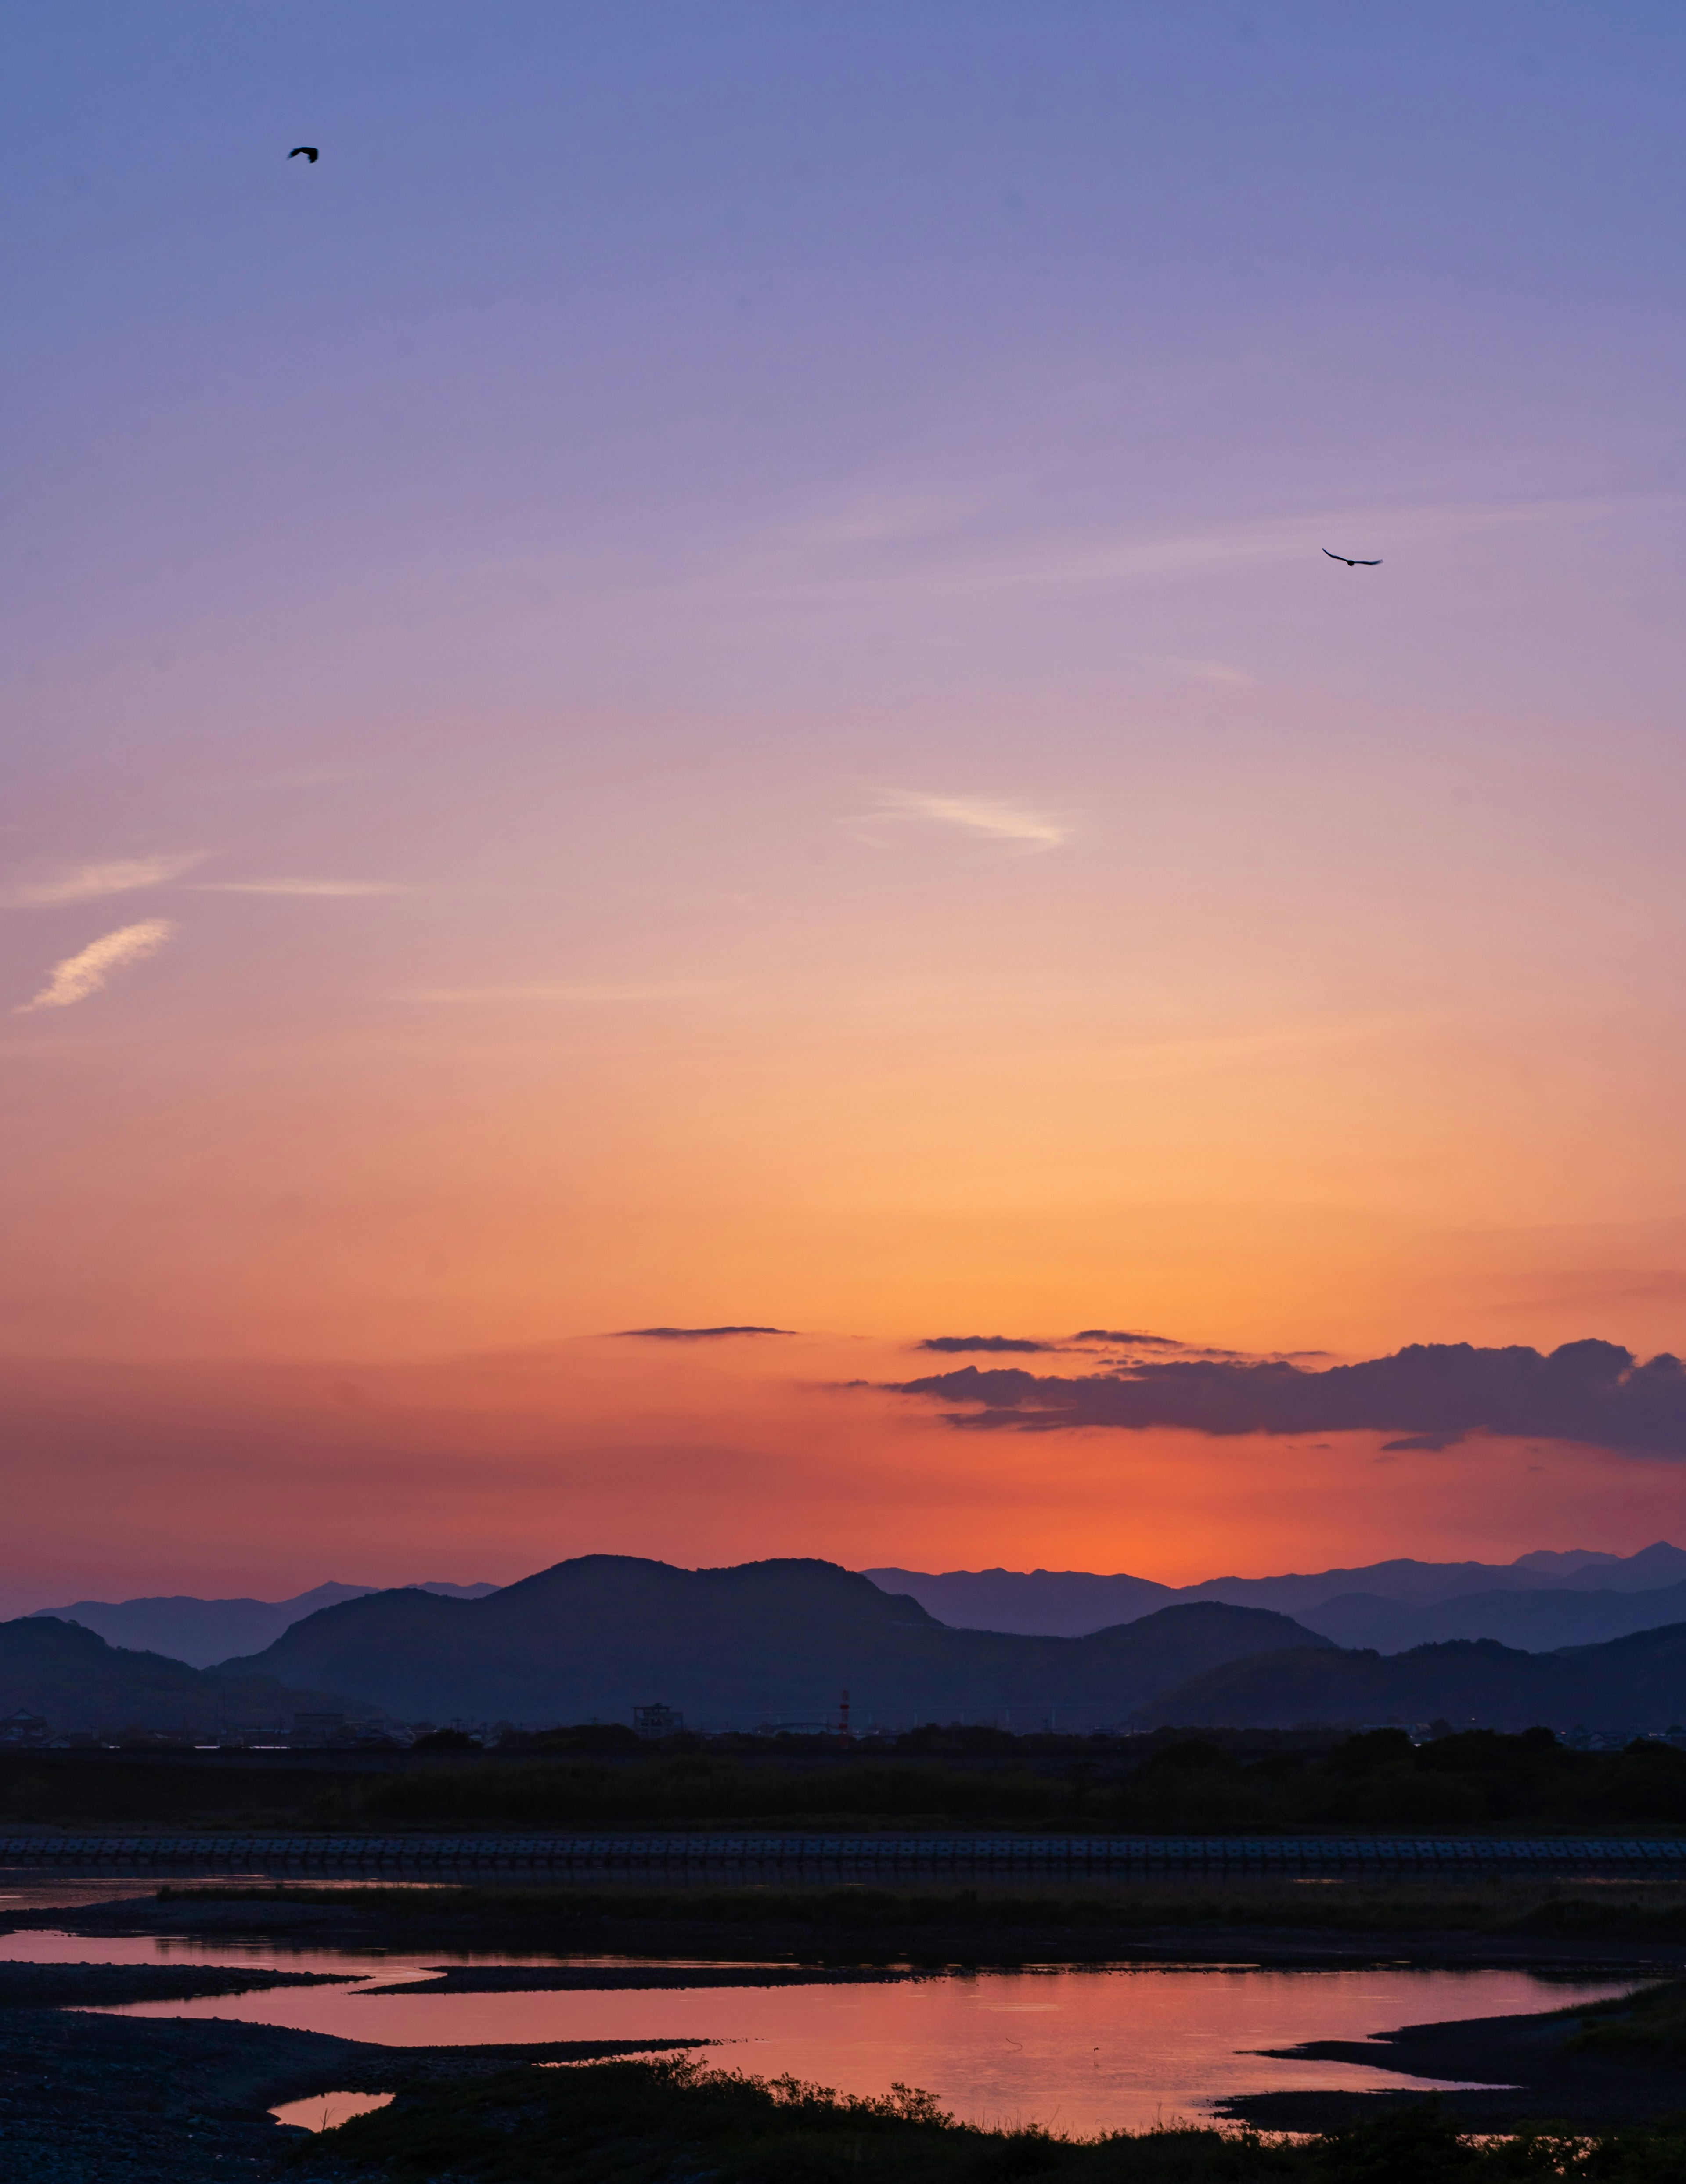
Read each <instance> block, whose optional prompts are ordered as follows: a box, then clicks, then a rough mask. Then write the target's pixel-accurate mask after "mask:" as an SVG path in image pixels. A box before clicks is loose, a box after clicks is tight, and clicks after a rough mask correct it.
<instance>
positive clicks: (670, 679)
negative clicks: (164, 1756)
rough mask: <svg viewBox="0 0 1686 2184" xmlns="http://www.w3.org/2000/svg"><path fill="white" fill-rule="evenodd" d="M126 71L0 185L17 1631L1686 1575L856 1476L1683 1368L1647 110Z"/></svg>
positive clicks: (827, 67) (89, 71)
mask: <svg viewBox="0 0 1686 2184" xmlns="http://www.w3.org/2000/svg"><path fill="white" fill-rule="evenodd" d="M94 14H95V18H96V19H97V35H95V36H93V37H92V40H91V39H90V37H89V36H88V35H87V31H86V26H85V25H81V18H80V17H79V16H78V17H70V18H67V17H66V16H64V14H61V13H60V12H59V11H54V10H47V11H38V12H37V13H36V14H35V15H33V16H32V17H29V18H20V19H19V20H18V22H17V24H16V25H15V26H14V28H15V48H16V50H15V52H14V63H15V65H14V70H12V71H11V80H10V82H9V85H8V88H7V89H6V90H5V92H4V93H3V97H4V99H5V101H6V106H7V111H6V117H5V119H6V125H5V130H4V132H3V142H5V145H6V147H7V151H6V158H7V160H8V165H9V168H10V171H11V178H12V180H11V186H12V190H13V194H14V220H13V221H12V222H11V223H10V224H9V233H8V240H7V242H5V244H4V246H3V248H4V251H5V254H6V258H7V261H8V264H7V276H8V292H11V293H12V294H14V296H17V297H20V298H26V299H27V308H26V309H24V310H23V311H22V312H21V313H20V323H19V325H18V326H17V328H16V330H15V332H14V339H13V341H12V343H10V345H9V346H10V352H11V353H10V357H9V360H8V366H7V373H8V376H7V382H6V383H7V389H8V402H7V405H6V407H7V412H8V435H9V437H10V438H11V441H12V448H11V463H10V465H9V469H10V473H11V476H12V478H13V480H14V485H13V491H12V493H11V496H10V499H11V506H10V510H9V513H8V518H7V521H8V526H10V527H11V532H12V538H11V547H10V555H9V560H10V565H11V568H12V571H13V573H12V575H11V577H9V579H8V584H7V586H6V587H5V588H4V593H3V598H0V614H3V616H4V620H5V623H6V640H7V641H6V643H5V644H4V645H3V647H0V693H3V702H4V706H5V712H6V716H7V719H8V728H7V731H6V735H5V749H6V755H7V764H6V792H5V810H4V813H3V819H4V832H3V833H0V983H3V989H4V1000H3V1003H0V1038H3V1041H4V1050H5V1052H4V1068H3V1084H4V1087H5V1090H4V1133H5V1144H6V1147H7V1155H6V1158H5V1160H4V1162H3V1170H0V1194H3V1196H0V1233H3V1236H4V1245H3V1251H4V1260H5V1263H4V1271H3V1278H0V1396H3V1399H4V1402H5V1407H6V1411H7V1413H8V1417H9V1418H10V1420H11V1424H10V1425H9V1426H8V1431H7V1435H6V1440H7V1442H8V1463H7V1466H6V1507H7V1522H6V1525H5V1538H6V1546H5V1549H4V1552H3V1557H0V1591H3V1598H0V1609H3V1612H5V1613H11V1614H17V1613H22V1612H23V1611H25V1609H28V1608H31V1607H36V1606H41V1605H47V1604H49V1603H52V1602H56V1601H59V1600H61V1599H64V1598H74V1597H75V1596H77V1595H78V1594H79V1593H87V1594H91V1595H98V1596H102V1597H109V1598H113V1599H115V1598H120V1597H122V1596H124V1595H125V1593H143V1592H167V1591H184V1592H185V1591H193V1592H196V1593H202V1594H224V1593H227V1594H233V1593H244V1592H252V1593H256V1594H260V1595H262V1596H265V1597H270V1596H279V1595H281V1594H282V1593H286V1592H289V1591H295V1590H298V1589H300V1588H303V1587H304V1586H307V1585H315V1584H317V1583H319V1582H321V1580H324V1579H327V1578H329V1577H334V1578H340V1579H343V1580H355V1581H358V1582H365V1583H371V1584H377V1583H383V1582H399V1581H402V1580H409V1579H414V1578H416V1577H420V1576H427V1577H435V1576H437V1577H440V1578H447V1579H454V1580H465V1581H466V1580H481V1579H487V1580H497V1581H500V1582H501V1581H504V1580H510V1579H513V1578H515V1577H517V1576H519V1575H521V1574H524V1573H526V1572H528V1571H529V1570H532V1569H535V1568H540V1567H542V1566H543V1565H544V1564H546V1563H551V1562H555V1561H557V1560H559V1559H561V1558H562V1557H565V1556H569V1555H574V1554H579V1553H583V1552H593V1551H600V1550H602V1551H613V1552H622V1553H636V1554H647V1555H652V1556H659V1557H663V1558H666V1559H667V1560H670V1561H673V1562H678V1563H686V1564H691V1565H696V1564H701V1563H724V1562H736V1561H741V1560H745V1559H749V1558H751V1557H760V1556H765V1555H774V1554H810V1555H818V1556H823V1557H828V1558H830V1559H832V1560H835V1561H839V1562H843V1563H847V1564H849V1565H850V1566H851V1567H852V1568H861V1567H866V1566H873V1565H876V1564H881V1563H882V1564H889V1563H896V1564H901V1565H905V1566H907V1567H910V1568H930V1569H939V1570H941V1569H948V1568H956V1567H967V1568H980V1567H985V1566H988V1565H993V1564H997V1563H999V1564H1004V1565H1006V1566H1008V1567H1011V1568H1031V1567H1033V1566H1038V1565H1041V1566H1047V1567H1050V1568H1084V1569H1098V1570H1114V1569H1128V1570H1131V1571H1136V1572H1140V1573H1142V1574H1147V1575H1150V1576H1153V1577H1157V1578H1160V1579H1162V1580H1166V1581H1168V1582H1175V1583H1184V1582H1189V1581H1192V1580H1196V1579H1199V1578H1203V1577H1207V1576H1211V1575H1215V1574H1220V1573H1223V1572H1229V1571H1237V1572H1240V1573H1242V1574H1257V1573H1264V1572H1266V1571H1276V1570H1282V1569H1291V1568H1322V1567H1324V1566H1326V1565H1328V1564H1331V1563H1358V1562H1362V1561H1365V1560H1369V1559H1374V1558H1376V1557H1381V1556H1383V1555H1389V1554H1412V1555H1418V1556H1422V1557H1437V1558H1442V1559H1448V1558H1456V1557H1482V1558H1485V1559H1489V1560H1499V1559H1507V1558H1509V1557H1511V1556H1514V1555H1516V1554H1518V1553H1521V1552H1524V1551H1526V1550H1528V1549H1531V1548H1534V1547H1540V1546H1550V1547H1567V1546H1576V1545H1588V1546H1597V1547H1600V1548H1605V1549H1608V1550H1610V1551H1612V1552H1623V1553H1626V1552H1632V1551H1633V1550H1634V1549H1637V1548H1639V1547H1641V1546H1644V1544H1646V1542H1647V1541H1650V1540H1653V1539H1655V1538H1657V1537H1659V1536H1670V1535H1671V1534H1675V1535H1678V1530H1679V1527H1680V1523H1681V1514H1682V1510H1681V1495H1680V1476H1681V1474H1680V1465H1681V1460H1682V1456H1683V1454H1686V1450H1682V1449H1676V1450H1672V1451H1671V1450H1670V1449H1668V1448H1666V1447H1664V1446H1656V1447H1622V1448H1616V1447H1612V1446H1600V1445H1595V1444H1592V1443H1588V1442H1586V1441H1583V1440H1574V1439H1565V1438H1559V1437H1554V1436H1553V1435H1540V1434H1532V1435H1527V1436H1523V1435H1511V1436H1508V1437H1507V1436H1505V1435H1496V1434H1493V1433H1492V1432H1488V1431H1485V1430H1474V1431H1471V1433H1470V1434H1469V1435H1467V1436H1466V1437H1465V1438H1464V1439H1462V1440H1456V1441H1454V1442H1452V1443H1451V1444H1449V1445H1448V1446H1444V1447H1442V1448H1438V1449H1433V1448H1426V1447H1418V1448H1415V1449H1410V1450H1402V1449H1395V1450H1392V1451H1389V1450H1387V1448H1386V1447H1385V1446H1384V1444H1385V1443H1386V1442H1387V1441H1388V1440H1390V1439H1397V1438H1399V1436H1398V1435H1393V1434H1392V1433H1390V1432H1388V1431H1387V1430H1386V1429H1382V1428H1376V1429H1363V1430H1348V1431H1333V1432H1329V1433H1323V1432H1319V1433H1317V1434H1315V1435H1307V1434H1297V1433H1249V1434H1244V1435H1229V1436H1220V1435H1215V1434H1211V1433H1204V1432H1200V1431H1196V1430H1190V1429H1179V1428H1171V1427H1164V1426H1153V1427H1151V1428H1147V1429H1128V1428H1118V1427H1108V1426H1104V1425H1095V1424H1068V1425H1064V1426H1058V1427H1055V1428H1054V1429H1050V1430H1019V1429H1002V1430H999V1431H987V1432H986V1431H980V1430H969V1429H967V1428H966V1426H965V1425H964V1424H955V1423H952V1419H953V1418H954V1417H955V1415H956V1413H955V1411H954V1408H953V1406H952V1405H950V1404H945V1403H944V1402H943V1401H939V1400H936V1399H935V1398H934V1397H932V1396H908V1395H905V1394H899V1393H896V1392H895V1391H894V1390H895V1387H896V1384H900V1383H903V1382H906V1381H908V1380H911V1379H915V1378H918V1377H919V1376H921V1375H924V1374H928V1373H932V1372H934V1371H935V1370H936V1369H938V1368H937V1366H936V1365H935V1364H934V1363H933V1362H932V1360H931V1359H930V1357H929V1356H926V1355H924V1354H923V1353H921V1352H919V1351H918V1350H917V1349H916V1347H915V1346H916V1345H918V1343H919V1342H921V1341H922V1340H928V1339H930V1338H932V1337H936V1336H941V1335H944V1334H965V1333H972V1332H976V1333H980V1334H985V1335H1002V1336H1007V1337H1010V1338H1019V1339H1023V1340H1036V1341H1044V1342H1048V1343H1051V1344H1056V1345H1058V1344H1064V1343H1068V1342H1069V1340H1070V1339H1071V1338H1072V1337H1073V1336H1074V1335H1075V1334H1076V1333H1077V1331H1078V1330H1080V1329H1096V1328H1098V1329H1117V1330H1137V1331H1146V1332H1149V1333H1152V1334H1158V1335H1160V1336H1163V1337H1165V1338H1168V1339H1170V1340H1174V1341H1175V1342H1177V1343H1181V1344H1186V1345H1188V1346H1192V1348H1195V1349H1204V1348H1207V1347H1211V1348H1215V1349H1219V1350H1223V1351H1234V1352H1237V1353H1240V1354H1242V1355H1243V1356H1244V1357H1249V1358H1258V1357H1294V1358H1298V1359H1300V1360H1301V1361H1303V1362H1304V1363H1305V1364H1306V1365H1307V1366H1308V1367H1311V1366H1314V1365H1320V1366H1327V1365H1332V1364H1335V1363H1337V1362H1347V1361H1354V1360H1364V1359H1376V1358H1381V1357H1386V1356H1387V1355H1389V1354H1391V1353H1392V1352H1393V1351H1397V1350H1398V1349H1400V1348H1401V1347H1402V1346H1405V1345H1407V1344H1411V1343H1432V1344H1449V1343H1469V1344H1471V1345H1474V1346H1477V1348H1492V1347H1498V1346H1505V1345H1512V1344H1517V1345H1526V1346H1532V1347H1534V1348H1537V1349H1539V1350H1541V1351H1550V1350H1552V1349H1554V1348H1555V1347H1556V1346H1559V1345H1560V1344H1564V1343H1567V1342H1572V1341H1577V1340H1583V1339H1584V1338H1588V1337H1597V1338H1599V1339H1601V1340H1605V1341H1607V1342H1611V1343H1616V1344H1619V1345H1622V1346H1624V1347H1625V1348H1627V1350H1629V1351H1632V1352H1633V1353H1634V1355H1635V1357H1638V1358H1640V1359H1648V1358H1650V1357H1652V1356H1653V1355H1654V1354H1655V1353H1656V1352H1659V1351H1680V1350H1686V1134H1683V1132H1682V1130H1681V1128H1680V1122H1679V1117H1680V1114H1681V1112H1682V1108H1683V1104H1686V1017H1683V1014H1682V1011H1681V1007H1680V1005H1679V995H1680V991H1681V965H1680V954H1681V940H1682V932H1683V927H1686V861H1683V859H1682V856H1681V851H1680V836H1681V816H1680V815H1681V809H1682V801H1683V795H1686V739H1683V736H1682V733H1681V726H1680V698H1679V655H1680V630H1681V614H1680V608H1679V604H1678V588H1679V578H1678V566H1677V565H1676V564H1675V560H1674V556H1673V549H1674V546H1675V543H1676V539H1677V534H1678V527H1679V515H1680V505H1681V481H1680V476H1679V470H1678V465H1679V461H1680V454H1679V448H1680V427H1679V421H1678V381H1679V363H1680V358H1679V351H1680V346H1681V331H1682V326H1681V305H1680V302H1679V292H1678V278H1677V277H1675V276H1676V272H1677V270H1678V268H1677V259H1678V236H1677V233H1676V230H1677V227H1678V219H1677V216H1676V213H1675V210H1674V208H1675V206H1676V204H1677V203H1678V190H1679V187H1680V183H1681V180H1682V177H1681V175H1680V172H1679V169H1680V166H1681V164H1682V158H1683V153H1682V148H1681V139H1680V134H1679V131H1678V115H1677V109H1678V86H1679V76H1680V69H1681V62H1682V58H1683V46H1686V26H1683V25H1682V23H1681V21H1680V20H1679V19H1678V18H1676V17H1672V16H1670V15H1668V14H1666V13H1665V14H1652V13H1650V12H1645V11H1640V10H1637V9H1624V8H1617V9H1616V10H1614V11H1603V10H1599V11H1593V10H1588V9H1584V8H1572V7H1568V6H1566V5H1558V4H1555V0H1549V4H1545V5H1537V6H1532V7H1529V8H1520V7H1516V6H1512V5H1509V4H1502V5H1498V6H1493V7H1490V8H1486V9H1483V10H1482V11H1480V12H1479V14H1477V15H1475V16H1473V17H1471V15H1470V14H1468V13H1467V12H1466V11H1463V10H1454V9H1451V8H1444V7H1439V6H1433V5H1431V6H1428V7H1426V8H1417V9H1415V10H1412V11H1410V13H1409V14H1407V15H1404V16H1400V17H1398V18H1397V19H1395V18H1387V19H1384V18H1383V17H1382V16H1381V15H1378V14H1373V13H1371V12H1368V11H1358V12H1357V13H1356V14H1354V12H1353V11H1351V10H1349V9H1348V10H1342V9H1337V8H1334V7H1332V6H1323V5H1321V4H1318V5H1313V6H1309V7H1305V8H1298V9H1295V10H1292V11H1280V10H1279V11H1275V12H1274V13H1273V12H1272V11H1265V13H1264V14H1263V16H1262V17H1261V20H1260V22H1259V25H1258V26H1257V27H1256V30H1247V31H1239V30H1237V26H1236V24H1235V23H1234V22H1233V21H1232V20H1231V14H1232V11H1228V10H1222V9H1218V8H1209V7H1203V6H1199V5H1196V6H1194V7H1192V8H1175V9H1158V10H1149V9H1132V8H1124V9H1119V8H1116V7H1113V6H1103V5H1099V4H1093V5H1091V4H1088V0H1072V4H1069V5H1068V6H1066V7H1064V8H1061V9H1060V10H1058V11H1056V12H1055V14H1053V15H1052V16H1051V15H1049V14H1047V13H1046V12H1044V11H1041V10H1036V9H1031V8H1024V7H1021V6H1019V5H1016V4H997V0H971V4H968V5H966V6H964V7H961V6H957V5H951V4H948V0H931V4H928V5H925V6H923V7H920V8H915V9H913V10H907V9H903V8H886V7H879V6H875V5H867V6H864V7H857V8H850V9H847V10H844V11H836V10H825V9H815V10H807V9H796V10H784V11H768V10H766V9H761V8H753V7H748V6H735V5H720V6H711V7H709V8H706V9H701V10H698V9H695V8H681V7H674V6H669V5H665V4H657V5H655V6H653V7H650V8H643V9H639V10H636V11H632V12H631V13H628V12H626V11H622V10H617V9H612V8H589V7H588V8H583V9H565V10H558V9H553V8H541V7H534V6H529V5H527V4H525V0H519V4H511V5H507V6H502V5H500V6H494V7H493V8H489V9H484V8H479V9H472V10H466V9H451V8H444V7H442V6H435V5H433V4H432V0H421V4H415V0H412V4H410V5H407V6H406V7H405V8H402V9H399V8H393V7H389V6H387V5H384V4H370V5H366V6H362V7H359V8H353V9H349V10H347V9H343V8H328V7H326V6H321V5H318V4H306V5H304V6H302V7H298V8H289V9H288V10H286V11H276V10H273V9H257V10H251V9H239V10H234V11H227V10H221V9H210V8H205V7H204V6H203V5H202V4H198V0H191V3H190V0H165V4H161V5H157V6H154V7H152V8H148V9H146V10H143V11H132V10H131V11H120V10H112V9H109V8H106V9H99V8H97V9H96V10H95V11H94ZM1449 53H1451V54H1453V55H1454V57H1455V64H1449V58H1448V56H1449ZM301 139H308V141H309V142H311V143H313V144H320V145H321V148H322V150H321V160H320V162H319V163H318V164H315V165H310V164H307V163H306V162H305V161H304V160H296V161H293V162H291V163H289V162H288V160H287V159H286V158H285V156H284V155H285V153H286V151H287V149H288V146H289V145H290V144H293V143H296V142H300V141H301ZM1355 175H1361V176H1362V181H1361V185H1359V186H1356V187H1355V186H1354V183H1353V181H1352V178H1353V177H1354V176H1355ZM1323 549H1337V550H1338V551H1339V552H1340V553H1342V554H1354V555H1359V554H1362V555H1374V556H1377V557H1380V559H1381V561H1382V565H1381V566H1380V567H1377V568H1374V569H1348V568H1345V567H1340V566H1337V565H1335V564H1334V563H1332V562H1331V560H1328V559H1327V558H1326V555H1325V554H1324V551H1323ZM717 1327H755V1328H769V1329H779V1330H788V1332H782V1333H778V1334H727V1335H719V1336H710V1337H707V1338H705V1339H699V1340H673V1339H671V1338H666V1337H662V1336H651V1335H639V1334H627V1333H625V1332H623V1331H624V1330H628V1329H650V1328H662V1329H710V1328H717ZM1062 1355H1064V1362H1061V1356H1062ZM955 1362H957V1363H961V1364H963V1363H965V1362H976V1363H979V1364H980V1365H981V1364H983V1363H985V1362H990V1361H989V1359H988V1358H987V1357H985V1356H982V1355H980V1356H979V1357H974V1358H973V1359H972V1360H970V1361H968V1360H967V1359H965V1358H963V1357H960V1358H957V1360H956V1361H955ZM1008 1362H1013V1360H1012V1359H1010V1358H1009V1359H1008ZM1020 1362H1025V1363H1027V1365H1028V1366H1029V1367H1030V1368H1033V1369H1035V1370H1036V1371H1037V1372H1038V1373H1042V1372H1054V1371H1059V1372H1068V1371H1073V1370H1076V1369H1084V1370H1094V1369H1097V1364H1096V1361H1095V1360H1094V1359H1093V1358H1086V1357H1085V1356H1083V1355H1081V1354H1080V1355H1079V1357H1078V1361H1077V1363H1076V1364H1074V1363H1073V1362H1072V1357H1071V1356H1070V1355H1069V1354H1064V1353H1061V1354H1057V1355H1056V1356H1055V1357H1054V1358H1053V1360H1052V1362H1047V1360H1046V1359H1043V1358H1041V1357H1040V1354H1039V1353H1026V1354H1025V1357H1024V1359H1023V1360H1021V1361H1020ZM424 1565H425V1566H426V1567H425V1568H424V1567H423V1566H424Z"/></svg>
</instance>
